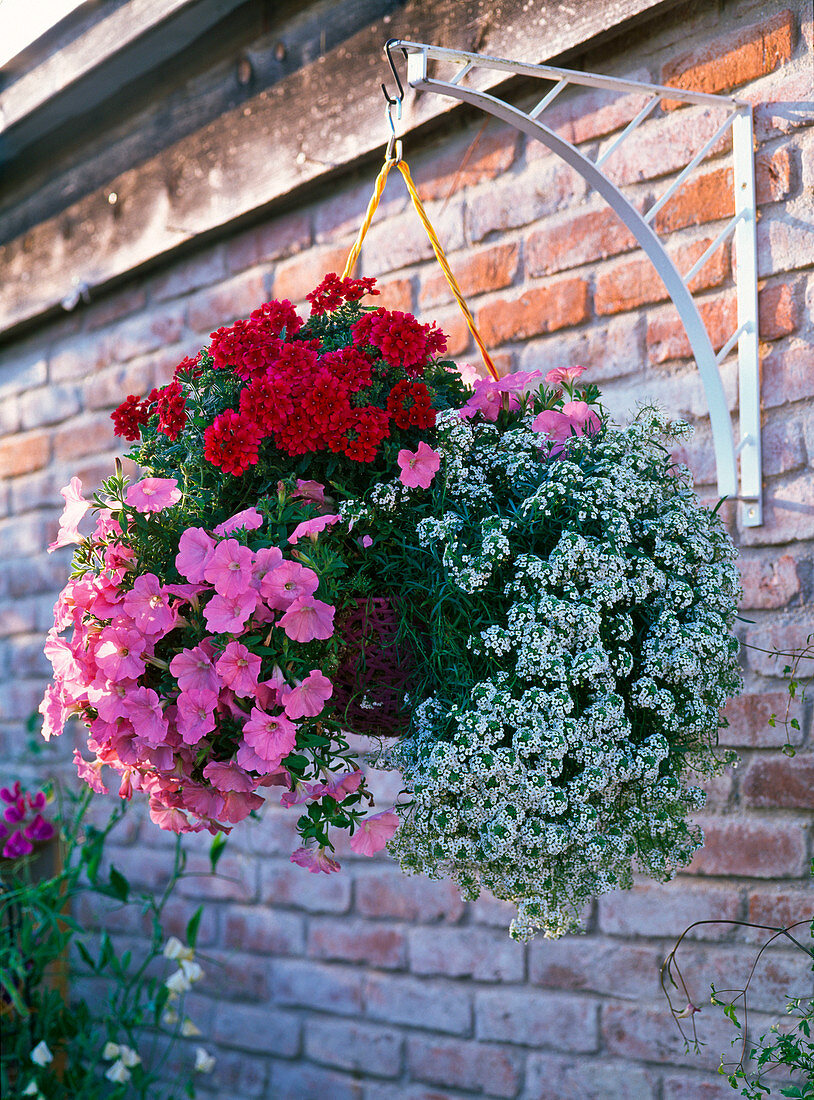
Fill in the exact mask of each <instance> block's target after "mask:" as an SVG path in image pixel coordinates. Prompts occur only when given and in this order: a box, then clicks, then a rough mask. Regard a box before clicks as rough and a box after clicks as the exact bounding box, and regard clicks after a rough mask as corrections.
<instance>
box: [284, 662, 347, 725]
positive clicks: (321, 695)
mask: <svg viewBox="0 0 814 1100" xmlns="http://www.w3.org/2000/svg"><path fill="white" fill-rule="evenodd" d="M333 690H334V687H333V684H332V683H331V681H330V680H329V679H328V677H327V676H323V675H322V673H321V672H320V671H319V670H318V669H312V670H311V672H309V673H308V675H307V676H306V677H305V679H304V680H302V681H301V683H299V684H297V686H296V687H293V688H290V687H286V688H283V689H282V691H281V693H280V694H281V698H282V701H283V708H284V710H285V712H286V714H287V715H288V717H289V718H316V716H317V715H318V714H319V713H320V711H321V710H322V709H323V707H324V706H325V704H326V702H327V701H328V699H330V697H331V695H332V694H333Z"/></svg>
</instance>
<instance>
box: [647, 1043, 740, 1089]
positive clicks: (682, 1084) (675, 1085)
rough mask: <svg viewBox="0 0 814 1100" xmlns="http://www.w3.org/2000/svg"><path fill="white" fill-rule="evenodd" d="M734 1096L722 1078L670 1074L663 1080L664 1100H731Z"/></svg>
mask: <svg viewBox="0 0 814 1100" xmlns="http://www.w3.org/2000/svg"><path fill="white" fill-rule="evenodd" d="M723 1049H726V1050H728V1049H729V1048H728V1047H726V1048H723ZM722 1052H723V1051H722ZM732 1095H733V1094H732V1089H731V1087H730V1086H729V1085H728V1084H727V1082H726V1079H725V1078H724V1077H720V1076H714V1077H713V1076H706V1075H704V1074H700V1073H670V1074H667V1075H666V1076H665V1077H663V1078H662V1100H731V1097H732Z"/></svg>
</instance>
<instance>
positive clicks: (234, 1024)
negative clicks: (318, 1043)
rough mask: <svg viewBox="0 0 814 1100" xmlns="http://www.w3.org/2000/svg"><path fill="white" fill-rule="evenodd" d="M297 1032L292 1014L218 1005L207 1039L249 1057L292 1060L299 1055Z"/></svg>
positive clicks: (297, 1022) (260, 1007)
mask: <svg viewBox="0 0 814 1100" xmlns="http://www.w3.org/2000/svg"><path fill="white" fill-rule="evenodd" d="M301 1031H302V1022H301V1020H300V1019H299V1018H298V1017H297V1016H295V1015H294V1013H293V1012H280V1011H279V1010H278V1009H273V1008H270V1007H269V1006H268V1005H265V1004H264V1005H241V1004H225V1003H223V1002H218V1003H216V1008H215V1016H214V1020H213V1023H212V1025H211V1031H209V1030H208V1031H207V1036H208V1035H211V1037H212V1039H213V1040H214V1042H216V1043H218V1044H219V1045H223V1046H225V1047H237V1048H238V1049H239V1050H246V1051H249V1052H251V1053H252V1054H271V1055H275V1056H277V1057H283V1058H292V1057H294V1056H295V1055H296V1054H298V1053H299V1049H300V1033H301Z"/></svg>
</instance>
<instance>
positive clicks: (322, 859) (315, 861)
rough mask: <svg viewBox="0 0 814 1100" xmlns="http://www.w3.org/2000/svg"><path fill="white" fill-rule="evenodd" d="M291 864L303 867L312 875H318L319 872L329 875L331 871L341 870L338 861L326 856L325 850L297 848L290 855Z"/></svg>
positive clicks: (326, 851) (326, 850)
mask: <svg viewBox="0 0 814 1100" xmlns="http://www.w3.org/2000/svg"><path fill="white" fill-rule="evenodd" d="M291 862H292V863H296V864H297V865H298V866H299V867H304V868H305V869H306V871H310V872H311V874H312V875H318V874H319V872H320V871H323V872H324V873H325V874H326V875H329V874H330V873H331V872H332V871H339V870H341V865H340V863H339V861H338V860H336V859H333V858H332V857H331V856H329V855H328V849H327V848H320V847H305V848H298V849H297V850H296V852H292V853H291Z"/></svg>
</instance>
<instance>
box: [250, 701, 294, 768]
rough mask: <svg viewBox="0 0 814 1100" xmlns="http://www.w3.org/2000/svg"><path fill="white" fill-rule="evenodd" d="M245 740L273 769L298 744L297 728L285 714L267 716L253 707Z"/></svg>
mask: <svg viewBox="0 0 814 1100" xmlns="http://www.w3.org/2000/svg"><path fill="white" fill-rule="evenodd" d="M243 740H244V741H245V743H246V744H247V745H248V746H249V748H252V749H254V751H255V752H256V753H257V755H258V756H259V757H261V759H263V760H265V761H266V763H267V764H269V765H270V766H271V767H275V768H276V767H277V765H278V764H280V763H281V761H282V760H283V757H285V756H288V754H289V753H290V752H291V751H292V750H293V748H294V746H295V744H296V743H297V727H296V726H295V725H294V723H293V722H289V720H288V719H287V718H286V716H285V715H284V714H266V712H265V711H262V710H260V708H259V707H252V713H251V717H250V718H249V720H248V721H247V722H246V724H245V725H244V727H243Z"/></svg>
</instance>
